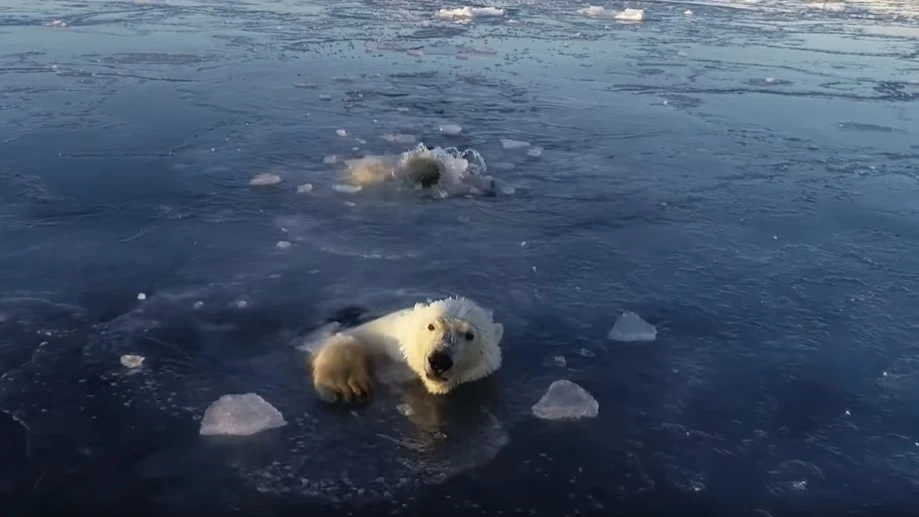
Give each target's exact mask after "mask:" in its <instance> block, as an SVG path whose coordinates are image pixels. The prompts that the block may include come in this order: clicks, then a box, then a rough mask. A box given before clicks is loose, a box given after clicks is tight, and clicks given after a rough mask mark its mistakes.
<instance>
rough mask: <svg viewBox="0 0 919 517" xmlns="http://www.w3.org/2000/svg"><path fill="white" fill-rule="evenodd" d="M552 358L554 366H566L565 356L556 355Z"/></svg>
mask: <svg viewBox="0 0 919 517" xmlns="http://www.w3.org/2000/svg"><path fill="white" fill-rule="evenodd" d="M552 360H553V361H554V362H555V366H558V367H561V368H564V367H566V366H568V361H567V360H566V359H565V356H563V355H557V356H555V357H553V358H552Z"/></svg>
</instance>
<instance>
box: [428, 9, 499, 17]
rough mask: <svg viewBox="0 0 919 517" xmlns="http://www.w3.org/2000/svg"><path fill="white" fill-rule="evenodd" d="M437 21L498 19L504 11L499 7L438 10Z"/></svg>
mask: <svg viewBox="0 0 919 517" xmlns="http://www.w3.org/2000/svg"><path fill="white" fill-rule="evenodd" d="M435 16H437V18H438V19H441V20H471V19H473V18H480V17H486V16H491V17H500V16H504V9H501V8H500V7H469V6H466V7H458V8H456V9H446V8H445V9H440V10H439V11H437V14H436V15H435Z"/></svg>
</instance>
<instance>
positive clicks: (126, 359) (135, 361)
mask: <svg viewBox="0 0 919 517" xmlns="http://www.w3.org/2000/svg"><path fill="white" fill-rule="evenodd" d="M143 363H144V356H142V355H134V354H125V355H123V356H121V365H122V366H124V367H125V368H140V365H142V364H143Z"/></svg>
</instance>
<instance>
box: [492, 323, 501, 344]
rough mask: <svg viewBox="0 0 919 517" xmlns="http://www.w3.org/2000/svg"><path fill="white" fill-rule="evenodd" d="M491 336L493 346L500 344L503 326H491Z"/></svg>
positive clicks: (497, 324) (498, 324)
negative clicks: (493, 338) (492, 337)
mask: <svg viewBox="0 0 919 517" xmlns="http://www.w3.org/2000/svg"><path fill="white" fill-rule="evenodd" d="M491 332H492V335H493V336H495V344H496V345H497V344H498V343H500V342H501V338H503V337H504V325H502V324H500V323H495V324H493V325H492V326H491Z"/></svg>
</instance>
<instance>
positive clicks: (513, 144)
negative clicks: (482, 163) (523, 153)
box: [501, 138, 530, 151]
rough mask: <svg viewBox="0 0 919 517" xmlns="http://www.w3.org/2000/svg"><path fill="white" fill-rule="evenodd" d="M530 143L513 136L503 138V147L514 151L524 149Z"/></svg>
mask: <svg viewBox="0 0 919 517" xmlns="http://www.w3.org/2000/svg"><path fill="white" fill-rule="evenodd" d="M529 146H530V143H529V142H527V141H524V140H513V139H511V138H502V139H501V147H503V148H504V149H505V150H508V151H513V150H515V149H523V148H524V147H529Z"/></svg>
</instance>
